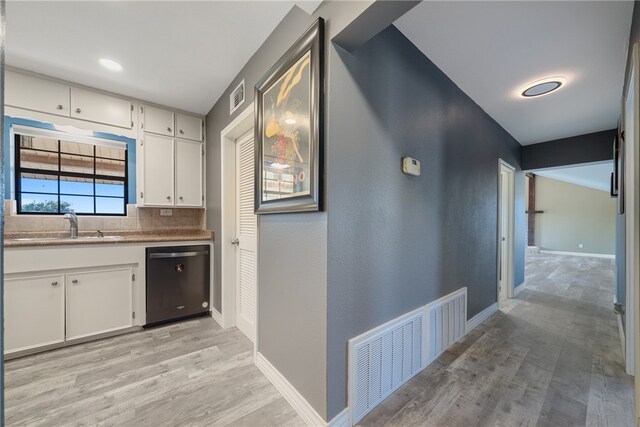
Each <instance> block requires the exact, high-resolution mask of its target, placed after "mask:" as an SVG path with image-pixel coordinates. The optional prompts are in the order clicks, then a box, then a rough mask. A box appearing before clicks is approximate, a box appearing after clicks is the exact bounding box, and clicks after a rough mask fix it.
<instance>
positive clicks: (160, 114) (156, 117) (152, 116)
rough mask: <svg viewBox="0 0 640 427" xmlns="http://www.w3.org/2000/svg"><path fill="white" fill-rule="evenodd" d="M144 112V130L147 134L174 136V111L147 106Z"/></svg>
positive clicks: (143, 108) (143, 109)
mask: <svg viewBox="0 0 640 427" xmlns="http://www.w3.org/2000/svg"><path fill="white" fill-rule="evenodd" d="M142 111H143V117H144V120H143V130H144V131H145V132H151V133H157V134H158V135H166V136H173V134H174V129H173V122H174V114H173V111H169V110H163V109H162V108H156V107H150V106H148V105H145V106H144V107H142Z"/></svg>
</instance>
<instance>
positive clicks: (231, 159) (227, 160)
mask: <svg viewBox="0 0 640 427" xmlns="http://www.w3.org/2000/svg"><path fill="white" fill-rule="evenodd" d="M253 108H254V105H253V102H252V103H251V104H250V105H249V106H248V107H247V108H245V109H244V110H243V111H242V112H241V113H240V114H238V116H237V117H236V118H235V119H234V120H233V121H232V122H231V123H229V125H227V127H225V128H224V129H223V130H222V132H220V172H221V200H220V201H221V225H222V226H221V230H220V259H221V262H220V276H221V281H222V283H221V295H222V302H221V309H222V325H224V327H227V328H228V327H231V326H235V324H236V297H235V293H236V289H235V283H236V281H235V274H236V273H235V271H236V269H235V259H236V251H235V248H234V247H233V246H231V244H230V243H229V242H231V241H232V240H233V239H235V235H236V232H235V227H236V223H235V209H236V203H235V192H236V187H235V180H236V175H235V168H236V162H235V156H236V148H235V142H236V139H237V138H239V137H240V136H242V135H243V134H245V133H247V132H248V131H249V130H250V129H251V128H252V127H253ZM230 263H231V264H230ZM256 323H257V322H256ZM256 335H257V334H256Z"/></svg>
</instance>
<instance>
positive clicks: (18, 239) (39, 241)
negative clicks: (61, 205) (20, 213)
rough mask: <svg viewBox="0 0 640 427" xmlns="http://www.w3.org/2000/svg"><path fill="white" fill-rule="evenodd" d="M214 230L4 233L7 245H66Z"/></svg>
mask: <svg viewBox="0 0 640 427" xmlns="http://www.w3.org/2000/svg"><path fill="white" fill-rule="evenodd" d="M214 237H215V234H214V232H213V231H211V230H154V231H109V232H105V233H104V237H98V236H97V233H96V232H95V231H93V232H79V233H78V238H77V239H71V238H70V237H69V233H56V232H28V233H4V247H5V248H17V247H29V246H31V247H40V246H67V245H95V244H100V245H102V244H118V243H145V242H186V241H196V240H208V241H213V239H214Z"/></svg>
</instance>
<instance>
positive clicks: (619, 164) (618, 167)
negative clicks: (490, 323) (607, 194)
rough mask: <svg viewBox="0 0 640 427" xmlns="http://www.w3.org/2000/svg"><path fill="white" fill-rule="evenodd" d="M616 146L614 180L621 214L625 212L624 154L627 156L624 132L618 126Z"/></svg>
mask: <svg viewBox="0 0 640 427" xmlns="http://www.w3.org/2000/svg"><path fill="white" fill-rule="evenodd" d="M616 146H617V150H616V151H615V152H614V159H613V161H614V166H613V168H614V175H615V177H614V180H615V185H616V194H617V195H618V198H617V203H616V204H617V208H618V213H619V214H621V215H622V214H624V201H625V200H624V172H625V170H624V169H625V168H624V160H625V159H624V156H625V149H624V146H625V141H624V132H623V131H622V130H621V129H620V126H618V134H617V137H616Z"/></svg>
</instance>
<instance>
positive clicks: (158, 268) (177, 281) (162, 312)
mask: <svg viewBox="0 0 640 427" xmlns="http://www.w3.org/2000/svg"><path fill="white" fill-rule="evenodd" d="M209 250H210V249H209V246H208V245H198V246H173V247H157V248H147V286H146V289H147V321H146V326H153V325H157V324H160V323H165V322H168V321H171V320H178V319H183V318H186V317H192V316H197V315H200V314H206V313H209V296H210V287H209V283H210V282H209V280H210V276H209V275H210V259H211V257H210V256H209Z"/></svg>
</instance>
